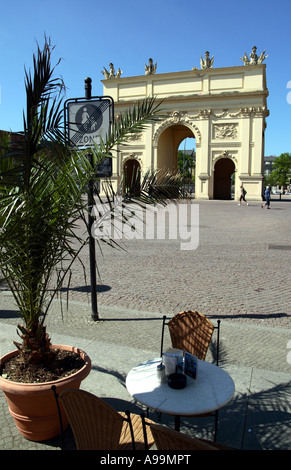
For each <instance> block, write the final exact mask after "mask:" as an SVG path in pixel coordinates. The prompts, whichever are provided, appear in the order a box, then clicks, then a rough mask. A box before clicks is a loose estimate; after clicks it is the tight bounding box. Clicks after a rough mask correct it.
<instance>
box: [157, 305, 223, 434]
mask: <svg viewBox="0 0 291 470" xmlns="http://www.w3.org/2000/svg"><path fill="white" fill-rule="evenodd" d="M166 325H168V328H169V333H170V337H171V342H172V347H173V348H175V349H182V350H183V351H187V352H189V353H190V354H193V355H194V356H196V357H198V359H201V360H203V361H204V360H205V358H206V354H207V351H208V348H209V344H210V341H211V338H212V335H213V332H214V330H215V329H217V338H216V365H217V366H218V361H219V333H220V320H218V321H217V326H214V325H213V323H212V322H211V321H210V320H209V319H208V318H207V317H206V316H205V315H203V314H202V313H199V312H196V311H194V310H185V311H184V312H180V313H177V314H176V315H175V316H174V317H172V318H171V319H170V320H169V321H168V322H167V317H166V316H164V317H163V327H162V339H161V357H162V355H163V343H164V330H165V326H166ZM210 415H212V416H214V420H215V421H214V441H216V437H217V426H218V410H217V411H214V412H213V413H211V414H210ZM210 415H209V414H206V415H200V416H199V417H207V416H210ZM197 417H198V416H197Z"/></svg>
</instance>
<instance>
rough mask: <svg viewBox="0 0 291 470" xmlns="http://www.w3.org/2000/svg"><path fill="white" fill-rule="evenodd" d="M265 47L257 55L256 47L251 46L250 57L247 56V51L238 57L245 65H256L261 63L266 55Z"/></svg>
mask: <svg viewBox="0 0 291 470" xmlns="http://www.w3.org/2000/svg"><path fill="white" fill-rule="evenodd" d="M265 52H266V49H265V50H264V51H263V52H262V53H261V54H260V55H259V57H258V55H257V48H256V46H253V48H252V52H251V53H250V58H248V55H247V53H246V52H245V53H244V56H243V57H241V58H240V60H242V61H243V63H244V64H245V65H257V64H262V63H263V61H264V60H265V59H266V58H267V57H268V56H267V55H266V54H265Z"/></svg>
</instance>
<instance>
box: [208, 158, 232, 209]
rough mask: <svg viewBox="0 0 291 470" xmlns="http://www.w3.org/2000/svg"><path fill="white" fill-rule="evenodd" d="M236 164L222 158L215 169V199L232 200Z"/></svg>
mask: <svg viewBox="0 0 291 470" xmlns="http://www.w3.org/2000/svg"><path fill="white" fill-rule="evenodd" d="M234 172H235V164H234V163H233V161H232V160H231V159H230V158H220V159H219V160H218V161H217V162H216V163H215V167H214V194H213V197H214V199H226V200H228V199H232V198H233V186H234Z"/></svg>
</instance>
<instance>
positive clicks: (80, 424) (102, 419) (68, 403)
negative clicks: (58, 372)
mask: <svg viewBox="0 0 291 470" xmlns="http://www.w3.org/2000/svg"><path fill="white" fill-rule="evenodd" d="M52 388H53V387H52ZM53 391H54V394H55V398H56V401H57V405H58V410H59V416H60V426H61V433H62V419H61V413H60V405H61V406H62V407H63V409H64V411H65V413H66V415H67V418H68V421H69V423H70V426H71V429H72V432H73V434H74V438H75V442H76V447H77V450H144V449H145V444H144V426H143V422H142V419H141V417H140V416H139V415H136V414H129V413H128V412H127V413H124V412H117V411H116V410H115V409H114V408H112V406H110V405H108V404H107V403H105V401H104V400H102V399H100V398H98V397H97V396H96V395H93V394H91V393H89V392H86V391H84V390H73V389H69V390H63V391H62V392H61V393H60V394H59V395H58V394H57V393H56V389H55V387H54V388H53ZM147 422H148V423H153V421H150V420H147ZM146 438H147V441H148V446H149V447H151V446H152V445H153V443H154V439H153V436H152V433H151V430H150V428H149V426H147V433H146Z"/></svg>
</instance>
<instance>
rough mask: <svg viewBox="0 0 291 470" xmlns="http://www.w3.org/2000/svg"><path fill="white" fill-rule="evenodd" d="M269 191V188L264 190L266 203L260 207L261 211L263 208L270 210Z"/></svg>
mask: <svg viewBox="0 0 291 470" xmlns="http://www.w3.org/2000/svg"><path fill="white" fill-rule="evenodd" d="M270 190H271V188H270V186H267V187H266V190H265V200H266V202H265V204H262V205H261V208H262V209H263V208H264V206H267V209H270V199H271V191H270Z"/></svg>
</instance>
